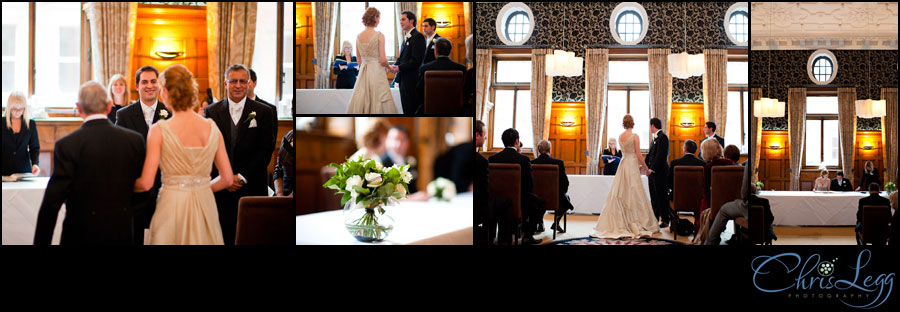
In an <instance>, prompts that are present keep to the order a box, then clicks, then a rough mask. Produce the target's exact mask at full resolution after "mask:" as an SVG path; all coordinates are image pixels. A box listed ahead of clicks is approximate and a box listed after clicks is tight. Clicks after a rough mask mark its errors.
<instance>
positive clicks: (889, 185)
mask: <svg viewBox="0 0 900 312" xmlns="http://www.w3.org/2000/svg"><path fill="white" fill-rule="evenodd" d="M884 190H885V191H887V192H888V194H890V193H893V192H894V191H896V190H897V185H895V184H894V182H888V183H885V184H884Z"/></svg>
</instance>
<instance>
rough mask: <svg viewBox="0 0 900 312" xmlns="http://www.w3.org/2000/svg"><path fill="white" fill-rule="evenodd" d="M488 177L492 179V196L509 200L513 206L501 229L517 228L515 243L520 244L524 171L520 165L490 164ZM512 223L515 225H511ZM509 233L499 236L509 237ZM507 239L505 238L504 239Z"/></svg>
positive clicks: (502, 222)
mask: <svg viewBox="0 0 900 312" xmlns="http://www.w3.org/2000/svg"><path fill="white" fill-rule="evenodd" d="M488 166H489V167H488V170H489V171H488V176H489V177H490V184H491V185H490V189H491V196H497V197H504V198H506V199H509V201H510V203H511V206H510V209H509V212H510V215H509V216H503V218H502V220H501V221H500V228H501V229H504V228H506V229H510V227H514V228H515V233H513V234H515V237H514V239H513V243H516V242H518V240H519V236H521V235H522V224H521V223H522V204H523V203H522V180H521V177H522V169H521V168H520V167H519V164H489V165H488ZM509 221H512V222H513V224H509ZM509 234H510V233H508V231H500V233H499V234H498V235H497V236H498V239H501V238H499V237H501V235H509ZM502 239H505V238H502Z"/></svg>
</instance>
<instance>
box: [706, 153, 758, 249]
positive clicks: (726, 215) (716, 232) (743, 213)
mask: <svg viewBox="0 0 900 312" xmlns="http://www.w3.org/2000/svg"><path fill="white" fill-rule="evenodd" d="M741 181H743V182H741V183H742V186H741V198H740V199H735V200H734V201H730V202H727V203H725V204H724V205H722V208H721V209H719V212H718V213H717V214H716V216H715V217H713V218H715V219H714V221H713V222H712V226H711V227H710V228H709V233H708V235H707V236H706V241H705V242H704V244H705V245H718V244H719V241H720V240H721V239H720V238H719V236H721V234H722V231H724V230H725V225H726V224H727V223H728V221H729V220H734V219H736V218H738V217H742V218H747V212H748V210H749V208H750V205H749V201H750V193H751V192H753V193H755V190H756V188H755V187H754V185H752V184H750V183H748V182H750V167H745V168H744V178H743V179H741ZM748 184H750V185H748ZM735 234H737V235H740V233H735Z"/></svg>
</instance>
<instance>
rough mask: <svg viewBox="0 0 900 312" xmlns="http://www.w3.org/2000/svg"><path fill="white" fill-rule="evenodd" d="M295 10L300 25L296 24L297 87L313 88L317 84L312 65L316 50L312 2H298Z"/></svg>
mask: <svg viewBox="0 0 900 312" xmlns="http://www.w3.org/2000/svg"><path fill="white" fill-rule="evenodd" d="M294 10H295V14H296V16H297V17H296V18H297V20H296V21H295V23H299V24H300V25H299V27H296V26H295V32H294V33H295V38H294V42H295V48H294V53H295V55H294V68H295V71H296V73H294V76H295V77H296V78H295V80H296V81H295V84H296V88H298V89H313V88H315V85H316V69H315V67H314V66H313V65H312V59H313V58H315V57H316V56H315V55H316V51H315V41H316V38H315V25H314V23H313V13H312V2H297V3H296V4H295V5H294Z"/></svg>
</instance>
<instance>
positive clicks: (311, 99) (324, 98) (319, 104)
mask: <svg viewBox="0 0 900 312" xmlns="http://www.w3.org/2000/svg"><path fill="white" fill-rule="evenodd" d="M296 95H297V97H295V99H297V114H301V115H310V114H312V115H315V114H346V113H347V107H348V106H349V104H350V98H351V97H353V89H297V94H296ZM391 96H392V97H394V105H395V106H397V114H402V113H403V106H402V105H401V104H400V89H397V88H394V89H391Z"/></svg>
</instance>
